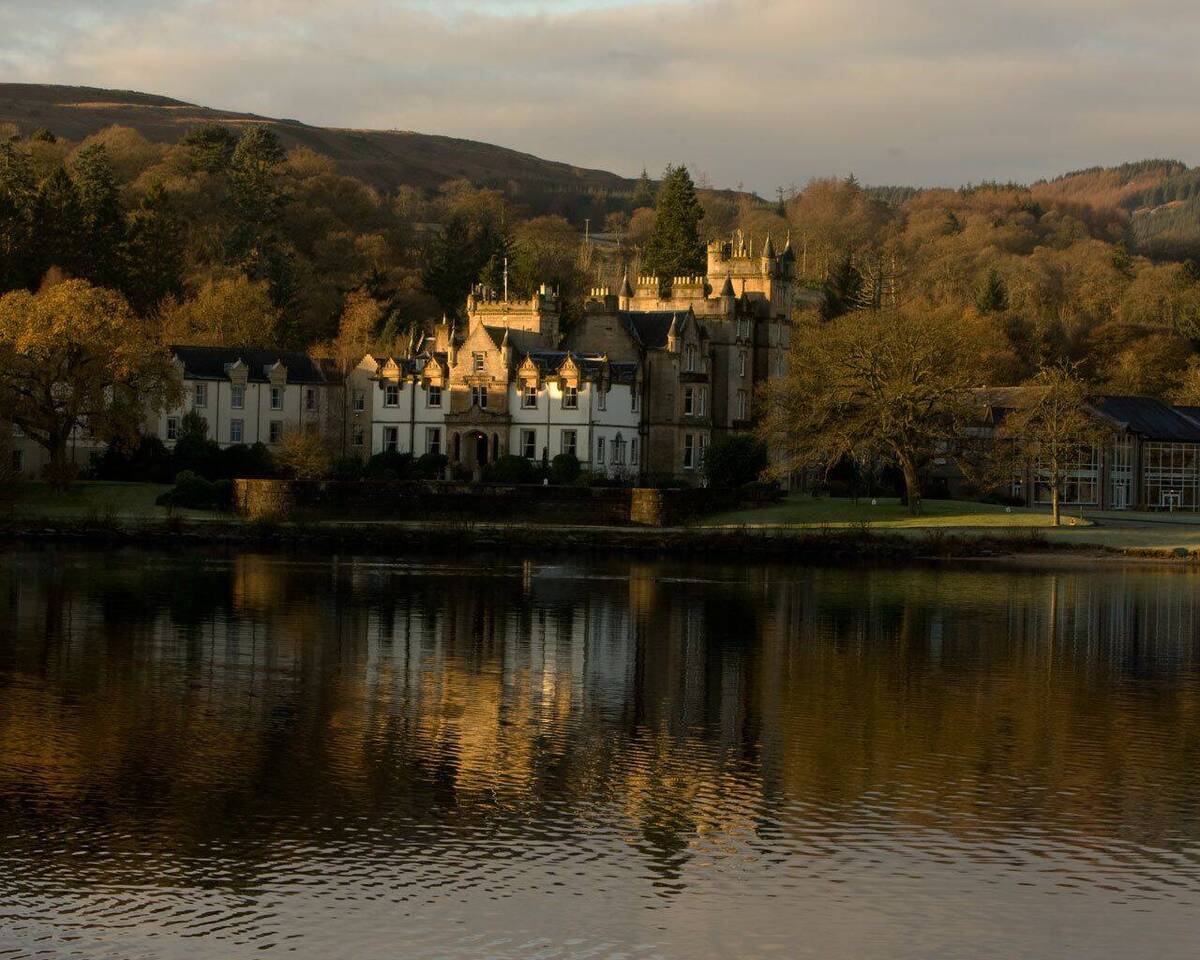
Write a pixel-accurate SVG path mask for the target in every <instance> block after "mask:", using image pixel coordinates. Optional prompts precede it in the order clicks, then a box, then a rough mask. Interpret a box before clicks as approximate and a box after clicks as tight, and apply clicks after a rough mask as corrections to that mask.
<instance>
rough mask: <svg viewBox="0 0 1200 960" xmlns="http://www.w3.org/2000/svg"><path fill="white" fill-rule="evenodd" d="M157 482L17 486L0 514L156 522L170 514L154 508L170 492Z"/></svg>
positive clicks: (189, 513)
mask: <svg viewBox="0 0 1200 960" xmlns="http://www.w3.org/2000/svg"><path fill="white" fill-rule="evenodd" d="M170 489H171V488H170V487H169V486H164V485H162V484H158V483H104V482H94V483H75V484H72V485H71V487H70V488H69V489H67V490H65V491H58V490H55V489H53V488H52V487H50V486H48V485H46V484H44V483H18V484H16V485H15V491H16V493H15V497H14V499H13V500H12V501H11V502H3V503H0V511H3V512H9V511H11V512H12V513H14V514H15V515H17V516H20V517H49V518H54V519H62V520H76V519H78V520H108V519H113V520H129V519H142V520H150V519H158V520H161V519H163V518H165V517H167V516H169V515H170V511H168V510H167V508H166V507H159V506H156V505H155V503H154V501H155V500H156V499H157V498H158V496H159V494H161V493H163V492H164V491H167V490H170ZM174 514H175V516H178V517H188V518H192V519H205V518H212V517H217V516H219V514H215V513H206V512H204V511H201V510H175V512H174Z"/></svg>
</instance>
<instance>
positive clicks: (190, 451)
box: [171, 410, 221, 480]
mask: <svg viewBox="0 0 1200 960" xmlns="http://www.w3.org/2000/svg"><path fill="white" fill-rule="evenodd" d="M171 460H172V466H173V468H174V470H175V472H176V473H196V474H199V475H200V476H202V477H204V478H205V479H206V480H216V479H217V478H218V477H219V476H220V469H221V467H220V461H221V445H220V444H219V443H217V442H216V441H215V440H209V439H208V421H207V420H205V419H204V418H203V417H202V416H200V414H198V413H197V412H196V411H195V410H192V411H190V412H189V413H186V414H184V416H183V418H182V419H181V420H180V421H179V434H178V436H177V438H176V440H175V452H174V453H173V454H172V457H171Z"/></svg>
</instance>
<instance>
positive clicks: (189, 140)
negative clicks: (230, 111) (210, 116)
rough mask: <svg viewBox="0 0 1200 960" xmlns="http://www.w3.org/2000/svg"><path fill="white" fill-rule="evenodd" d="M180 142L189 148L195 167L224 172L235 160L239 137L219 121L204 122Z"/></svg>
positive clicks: (206, 170)
mask: <svg viewBox="0 0 1200 960" xmlns="http://www.w3.org/2000/svg"><path fill="white" fill-rule="evenodd" d="M179 142H180V144H182V145H183V146H185V147H187V148H188V155H189V159H190V160H191V164H192V168H193V169H195V170H203V171H205V172H207V173H224V172H225V171H226V170H228V169H229V164H230V162H231V161H232V160H233V151H234V150H236V149H237V145H238V138H237V134H235V133H234V132H233V131H232V130H230V129H229V128H228V127H226V126H222V125H221V124H219V123H202V124H199V125H198V126H195V127H192V129H191V130H189V131H188V132H187V133H186V134H184V136H183V139H182V140H180V141H179Z"/></svg>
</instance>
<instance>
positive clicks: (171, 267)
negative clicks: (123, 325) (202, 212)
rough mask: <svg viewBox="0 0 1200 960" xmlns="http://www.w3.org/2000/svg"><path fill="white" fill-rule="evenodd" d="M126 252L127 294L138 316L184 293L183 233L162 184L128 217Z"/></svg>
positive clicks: (152, 190) (147, 195)
mask: <svg viewBox="0 0 1200 960" xmlns="http://www.w3.org/2000/svg"><path fill="white" fill-rule="evenodd" d="M125 252H126V256H125V259H126V266H125V272H126V276H125V293H126V296H127V297H128V299H129V302H130V304H131V305H132V306H133V308H134V309H135V310H137V311H138V312H139V313H141V314H143V315H144V314H146V313H148V312H149V311H150V310H152V309H153V308H154V307H155V306H157V305H158V304H159V303H160V302H161V301H162V300H163V299H164V298H166V297H167V296H169V295H172V294H175V295H178V294H179V293H180V292H181V290H182V287H183V260H184V237H183V230H182V229H181V227H180V224H179V219H178V217H176V215H175V211H174V209H173V208H172V207H171V202H170V199H169V198H168V196H167V192H166V190H165V189H164V188H163V187H162V186H161V185H158V186H156V187H154V188H152V189H151V190H150V192H149V193H147V194H146V197H145V198H144V199H143V200H142V203H141V205H140V206H139V208H138V209H137V210H136V211H135V212H134V213H133V215H132V216H131V217H130V218H129V227H128V231H127V239H126V248H125Z"/></svg>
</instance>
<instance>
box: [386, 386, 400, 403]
mask: <svg viewBox="0 0 1200 960" xmlns="http://www.w3.org/2000/svg"><path fill="white" fill-rule="evenodd" d="M383 405H384V406H385V407H398V406H400V384H398V383H388V384H385V385H384V388H383Z"/></svg>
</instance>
